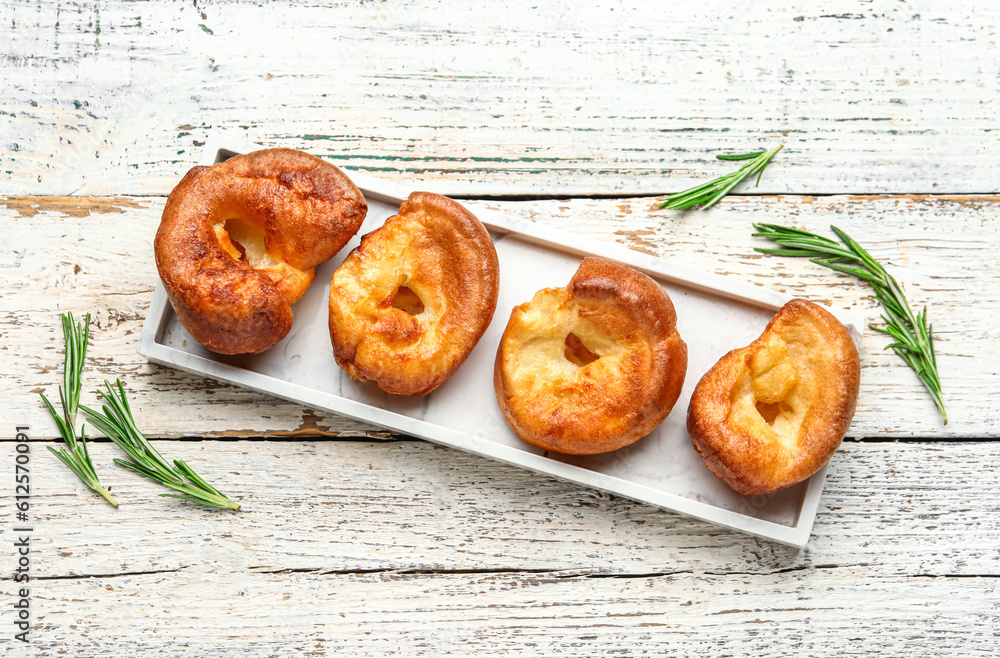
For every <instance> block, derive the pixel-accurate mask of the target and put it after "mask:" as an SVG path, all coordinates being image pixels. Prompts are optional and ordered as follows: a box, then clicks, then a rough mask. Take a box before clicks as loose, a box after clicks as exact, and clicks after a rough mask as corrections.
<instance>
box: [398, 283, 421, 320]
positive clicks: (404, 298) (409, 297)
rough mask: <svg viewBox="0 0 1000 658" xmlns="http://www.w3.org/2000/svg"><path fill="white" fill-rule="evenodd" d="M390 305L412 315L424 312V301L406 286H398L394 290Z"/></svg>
mask: <svg viewBox="0 0 1000 658" xmlns="http://www.w3.org/2000/svg"><path fill="white" fill-rule="evenodd" d="M392 306H393V308H398V309H399V310H400V311H403V312H404V313H408V314H410V315H413V316H417V315H420V314H421V313H423V312H424V303H423V302H422V301H420V297H418V296H417V293H415V292H413V291H412V290H410V289H409V288H407V287H406V286H400V287H399V288H398V289H397V290H396V294H395V295H393V298H392Z"/></svg>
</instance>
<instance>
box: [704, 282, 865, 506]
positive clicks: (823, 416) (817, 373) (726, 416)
mask: <svg viewBox="0 0 1000 658" xmlns="http://www.w3.org/2000/svg"><path fill="white" fill-rule="evenodd" d="M860 379H861V366H860V362H859V360H858V350H857V348H856V347H855V346H854V341H852V340H851V337H850V335H849V334H848V333H847V330H846V329H845V328H844V325H842V324H841V323H840V322H839V321H838V320H837V319H836V318H835V317H833V316H832V315H831V314H830V313H829V312H828V311H826V310H824V309H823V308H821V307H819V306H817V305H816V304H813V303H812V302H809V301H806V300H804V299H793V300H792V301H790V302H788V303H787V304H785V305H784V306H783V307H782V308H781V310H779V311H778V313H777V315H775V316H774V318H773V319H772V320H771V322H770V323H768V325H767V328H765V329H764V333H763V334H761V336H760V338H758V339H757V340H755V341H754V342H753V343H751V344H750V345H749V346H747V347H744V348H741V349H737V350H733V351H732V352H730V353H729V354H727V355H725V356H724V357H722V358H721V359H720V360H719V362H718V363H716V364H715V365H714V366H712V368H711V369H710V370H709V371H708V372H707V373H706V374H705V376H704V377H702V378H701V381H700V382H698V386H697V387H696V388H695V390H694V394H693V395H692V397H691V405H690V406H689V407H688V420H687V426H688V434H689V435H690V436H691V441H692V442H693V443H694V447H695V448H696V449H697V450H698V452H699V453H701V456H702V457H703V458H704V459H705V464H707V465H708V467H709V468H710V469H711V470H712V472H713V473H715V474H716V475H717V476H718V477H719V478H721V479H723V480H725V481H726V483H727V484H728V485H729V486H730V487H732V488H733V489H735V490H736V491H738V492H739V493H742V494H766V493H771V492H773V491H777V490H779V489H784V488H785V487H790V486H792V485H793V484H796V483H797V482H801V481H802V480H805V479H806V478H808V477H809V476H810V475H812V474H813V473H815V472H816V471H818V470H819V469H820V468H821V467H822V466H823V464H825V463H826V462H827V461H828V460H829V459H830V457H832V456H833V453H834V452H835V451H836V450H837V448H838V447H839V446H840V442H841V440H842V439H843V438H844V434H845V433H846V432H847V428H848V427H849V426H850V424H851V418H852V417H853V416H854V409H855V406H856V404H857V399H858V387H859V382H860Z"/></svg>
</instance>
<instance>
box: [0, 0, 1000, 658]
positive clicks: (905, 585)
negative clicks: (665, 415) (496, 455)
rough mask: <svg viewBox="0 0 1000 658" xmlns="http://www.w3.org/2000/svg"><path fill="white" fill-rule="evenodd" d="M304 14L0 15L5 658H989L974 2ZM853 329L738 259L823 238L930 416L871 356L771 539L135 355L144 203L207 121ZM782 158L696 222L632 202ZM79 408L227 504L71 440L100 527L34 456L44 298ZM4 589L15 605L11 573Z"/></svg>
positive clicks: (148, 219) (993, 182)
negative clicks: (195, 476)
mask: <svg viewBox="0 0 1000 658" xmlns="http://www.w3.org/2000/svg"><path fill="white" fill-rule="evenodd" d="M467 4H468V3H447V2H434V1H432V0H400V1H398V2H392V3H386V2H361V1H358V2H333V3H317V2H312V1H309V0H307V1H305V2H301V3H296V4H295V5H294V6H290V7H280V8H279V7H278V6H277V5H274V6H271V5H266V4H258V3H242V2H236V1H234V0H224V1H221V2H213V3H209V2H204V1H201V2H195V3H193V5H190V4H186V5H180V4H164V5H156V4H146V3H132V2H105V1H103V0H101V1H98V2H93V3H78V2H58V3H41V4H37V3H29V2H24V1H23V0H6V1H5V2H3V4H2V6H0V19H2V21H0V24H2V26H3V27H2V28H0V29H2V34H3V38H2V39H0V54H2V55H3V68H2V69H0V71H2V72H0V79H2V80H3V82H4V86H3V90H4V94H3V101H2V102H0V194H5V195H7V196H6V197H5V198H4V200H2V201H0V204H2V205H0V235H2V236H3V240H4V242H5V246H6V248H5V249H4V250H3V251H2V252H0V336H2V341H0V365H2V368H0V381H2V382H3V388H2V392H3V395H2V396H0V411H2V413H0V417H2V418H3V419H4V423H3V426H2V430H0V438H2V439H4V440H6V441H8V443H7V444H6V445H7V447H6V448H5V449H3V454H4V455H6V457H5V460H6V462H7V465H6V466H4V467H3V471H4V472H5V473H7V475H5V476H4V481H5V482H7V485H6V487H7V490H6V491H5V492H4V496H6V498H5V500H4V505H3V507H2V509H3V511H2V513H0V517H2V520H3V524H2V541H0V544H2V546H3V548H2V549H0V564H2V565H4V566H3V567H2V571H3V573H4V574H5V577H4V582H3V585H4V587H3V595H4V597H5V600H4V601H3V610H4V612H3V614H2V615H0V620H2V621H3V624H2V625H0V628H2V629H3V632H2V634H0V647H2V649H0V651H2V652H4V655H8V654H9V655H12V656H19V655H24V656H28V655H31V656H36V655H46V656H48V655H81V656H134V655H139V653H140V652H143V653H142V655H154V656H176V655H188V654H189V655H210V656H237V655H239V656H244V655H253V656H280V655H292V654H298V653H304V654H311V655H327V654H330V655H333V654H337V655H378V656H383V655H441V654H447V653H451V654H458V655H476V656H481V655H501V654H502V655H530V656H554V655H580V656H596V655H624V656H632V655H704V656H724V655H769V656H770V655H782V656H784V655H788V656H809V655H857V656H871V655H885V656H904V655H905V656H910V655H913V656H917V655H920V656H930V655H934V656H973V655H997V652H998V651H1000V649H998V646H1000V622H998V614H1000V591H998V578H1000V565H998V560H1000V527H998V524H1000V502H998V501H1000V443H996V442H994V441H995V440H996V438H997V437H998V435H1000V424H998V414H1000V403H998V401H997V395H996V390H997V387H998V377H997V373H998V363H1000V340H998V337H1000V332H998V329H997V316H998V313H1000V286H998V284H997V271H998V266H1000V260H998V256H997V254H998V253H1000V223H998V221H997V210H998V209H1000V196H997V194H998V193H1000V165H998V162H1000V140H998V133H997V130H998V127H1000V126H998V123H997V118H996V117H997V113H998V110H1000V106H998V99H1000V81H998V71H1000V50H998V47H997V45H998V44H997V29H998V26H1000V20H998V19H1000V10H998V9H997V8H996V6H995V4H993V3H992V2H991V1H988V0H977V1H976V2H933V3H932V2H929V1H928V2H924V1H916V2H903V1H897V0H873V1H871V2H865V3H854V2H822V3H806V2H801V3H769V4H771V5H772V6H766V5H765V4H764V3H735V2H714V1H711V0H710V1H708V2H700V3H680V4H677V5H676V6H675V5H674V4H668V3H652V2H641V1H639V0H636V1H635V2H613V1H612V2H590V1H587V0H575V1H561V2H560V1H557V2H551V3H548V2H539V3H531V2H518V1H514V0H511V1H509V2H501V3H495V4H492V3H491V4H490V5H489V6H484V7H479V6H478V5H477V6H471V5H470V6H467ZM215 129H226V130H236V131H239V132H241V133H242V134H243V135H244V136H245V137H246V138H247V139H249V140H252V141H256V142H260V143H262V144H265V145H268V146H287V147H293V148H300V149H304V150H307V151H310V152H312V153H314V154H317V155H319V156H321V157H324V158H326V159H328V160H330V161H331V162H334V163H336V164H338V165H341V166H343V167H346V168H349V169H354V170H360V171H365V172H369V173H372V174H375V175H378V176H382V177H385V178H387V179H389V180H393V181H409V182H413V183H414V184H415V185H416V186H418V187H421V188H424V189H428V190H433V191H437V192H441V193H445V194H450V195H453V196H456V197H458V198H466V199H478V200H480V201H481V202H482V203H485V204H486V205H488V206H489V207H491V208H493V209H495V210H497V211H500V212H503V213H511V214H516V215H519V216H522V217H527V218H530V219H531V220H532V221H535V222H539V223H541V224H546V225H551V226H557V227H560V228H564V229H566V230H569V231H574V232H577V233H580V234H583V235H587V236H590V237H595V238H598V239H602V240H609V241H616V242H618V243H621V244H624V245H627V246H629V247H631V248H633V249H637V250H640V251H644V252H648V253H652V254H656V255H660V256H664V257H668V258H676V259H680V260H682V261H683V262H686V263H687V264H689V265H692V266H695V267H699V268H702V269H705V270H708V271H712V272H718V273H722V274H725V275H728V276H733V277H738V278H740V279H746V280H749V281H752V282H754V283H756V284H759V285H762V286H766V287H770V288H774V289H776V290H780V291H783V292H787V293H791V294H795V295H801V296H805V297H809V298H810V299H813V300H816V301H819V302H822V303H826V304H830V305H833V306H836V307H840V308H845V309H849V310H852V311H855V312H858V313H864V314H866V315H868V316H869V317H871V318H873V319H874V320H876V321H877V316H878V308H877V305H876V304H875V302H873V301H872V300H871V299H869V298H868V297H867V294H868V291H867V290H865V289H864V288H862V287H861V286H858V285H855V284H854V283H853V282H852V281H851V280H850V279H848V278H846V277H842V276H839V275H836V274H833V273H831V272H829V271H827V270H825V269H823V268H821V267H819V266H815V265H813V264H811V263H809V262H805V261H799V260H795V259H787V258H786V259H781V258H774V257H765V256H761V255H760V254H757V253H755V252H754V251H753V247H754V246H759V245H760V241H759V240H757V239H754V238H752V237H751V230H750V223H751V222H752V221H773V222H776V223H785V224H788V223H791V224H794V225H796V226H799V227H803V228H806V229H808V230H812V231H816V232H825V231H826V230H827V227H828V226H829V225H830V224H835V225H837V226H839V227H841V228H843V229H844V230H846V231H847V232H848V233H849V234H851V235H853V236H855V237H856V238H858V239H859V240H861V241H862V242H863V244H864V245H866V246H867V247H869V248H870V251H871V252H872V254H873V255H875V256H876V257H877V258H879V259H881V260H883V261H885V262H887V263H888V264H889V267H890V269H891V271H892V272H893V273H894V274H895V275H896V276H897V278H898V279H900V280H901V281H902V282H903V283H904V286H905V288H906V291H907V294H908V295H909V298H910V300H911V302H912V303H913V304H914V305H915V306H918V307H923V306H924V305H925V304H926V305H928V306H929V309H930V311H929V313H930V318H931V320H932V322H933V323H934V327H935V329H936V334H937V347H938V359H939V365H940V371H941V377H942V381H943V386H944V391H945V398H946V402H947V406H948V411H949V415H950V418H951V422H950V423H949V424H948V425H947V426H944V425H943V424H942V423H941V420H940V418H939V417H938V415H937V413H936V411H935V409H934V406H933V404H932V402H931V400H930V398H929V397H928V396H927V394H926V393H925V392H924V390H923V389H922V387H921V385H920V383H919V381H918V380H917V378H916V376H915V375H914V374H913V373H912V372H911V371H910V370H909V369H907V367H906V366H905V365H904V364H902V362H901V361H900V360H899V359H898V358H897V357H896V356H894V355H893V354H892V353H890V352H885V351H883V349H884V347H885V346H886V344H887V340H886V339H885V338H884V337H882V336H880V335H877V334H874V333H871V334H869V335H867V336H866V337H865V339H864V343H863V349H862V371H863V373H862V390H861V396H860V400H859V405H858V411H857V415H856V416H855V418H854V423H853V425H852V427H851V430H850V432H849V438H848V439H846V440H845V442H844V444H843V446H842V447H841V449H840V450H839V451H838V452H837V454H836V455H835V456H834V458H833V460H832V462H831V465H830V470H829V477H828V480H827V484H826V489H825V491H824V493H823V498H822V503H821V506H820V511H819V516H818V518H817V522H816V526H815V530H814V533H813V538H812V540H811V542H810V544H809V545H808V546H807V547H806V549H805V550H802V551H795V550H793V549H790V548H786V547H782V546H779V545H776V544H772V543H769V542H767V541H763V540H759V539H754V538H752V537H749V536H744V535H742V534H738V533H734V532H729V531H724V530H721V529H718V528H716V527H714V526H712V525H709V524H706V523H703V522H699V521H695V520H690V519H687V518H684V517H680V516H678V515H674V514H671V513H668V512H663V511H660V510H657V509H654V508H652V507H649V506H647V505H644V504H639V503H635V502H632V501H629V500H625V499H622V498H617V497H613V496H609V495H605V494H602V493H599V492H597V491H592V490H589V489H585V488H581V487H579V486H576V485H571V484H568V483H564V482H561V481H558V480H554V479H551V478H547V477H542V476H539V475H533V474H531V473H528V472H526V471H522V470H519V469H517V468H514V467H510V466H505V465H502V464H499V463H494V462H491V461H488V460H485V459H481V458H477V457H472V456H469V455H466V454H463V453H461V452H457V451H454V450H450V449H446V448H441V447H436V446H434V445H432V444H429V443H426V442H423V441H418V440H413V439H410V438H407V437H405V436H397V435H394V434H390V433H387V432H385V431H381V430H379V429H378V428H375V427H369V426H365V425H361V424H359V423H356V422H353V421H350V420H347V419H345V418H341V417H337V416H332V415H327V414H322V413H316V412H313V411H311V410H309V409H305V408H302V407H299V406H297V405H295V404H290V403H286V402H282V401H279V400H275V399H271V398H268V397H265V396H262V395H258V394H255V393H252V392H250V391H247V390H242V389H238V388H234V387H230V386H225V385H221V384H217V383H214V382H212V381H208V380H205V379H201V378H199V377H195V376H190V375H186V374H183V373H181V372H178V371H175V370H171V369H168V368H162V367H158V366H153V365H151V364H148V363H146V362H145V361H144V360H143V359H142V358H140V357H138V356H137V355H136V353H135V347H136V339H137V335H138V332H139V330H140V327H141V323H142V321H143V318H144V317H145V314H146V309H147V307H148V305H149V302H150V298H151V294H152V290H153V287H154V285H155V283H156V280H157V275H156V270H155V267H154V264H153V258H152V249H151V242H152V236H153V233H154V232H155V229H156V226H157V222H158V220H159V215H160V212H161V210H162V207H163V204H164V199H165V196H166V195H167V194H168V193H169V191H170V189H171V188H172V187H173V185H175V184H176V183H177V181H178V180H179V179H180V177H181V176H182V175H183V173H184V172H185V171H186V170H187V169H188V168H189V167H190V166H191V165H192V163H193V162H194V161H195V160H196V158H197V155H198V153H199V150H200V146H201V145H202V144H203V143H204V140H205V138H206V135H207V134H208V132H209V131H210V130H215ZM778 143H783V144H785V149H784V151H782V152H781V153H780V155H779V156H778V158H777V159H776V160H775V161H774V162H773V164H772V165H771V166H770V167H769V169H768V170H767V172H766V173H765V175H764V177H763V180H762V181H761V182H760V187H759V188H753V187H752V186H751V185H750V184H744V185H743V186H741V187H740V188H739V190H738V192H739V193H740V194H739V196H733V197H730V198H728V199H726V200H724V201H723V202H722V203H720V204H719V205H718V206H716V207H715V208H713V209H712V210H710V211H708V212H701V211H691V212H676V211H661V210H657V209H656V208H655V205H654V204H655V202H656V200H657V199H658V198H659V197H660V196H661V195H663V194H665V193H668V192H671V191H677V190H680V189H683V188H685V187H686V186H688V185H690V184H692V183H694V182H695V181H702V180H705V179H707V178H709V177H713V176H715V175H718V174H720V173H722V172H724V171H727V170H728V169H729V168H730V165H728V164H725V163H720V162H718V161H716V160H714V154H715V153H717V152H725V151H730V152H732V151H736V152H744V151H748V150H752V149H757V148H761V147H765V146H772V145H775V144H778ZM63 311H73V312H75V313H76V314H77V315H82V314H84V313H86V312H88V311H89V312H91V313H92V314H93V319H94V325H93V336H92V340H91V346H90V353H89V355H88V360H87V370H86V373H85V377H86V382H87V384H86V386H85V389H84V390H85V393H84V402H85V403H90V404H93V403H95V402H96V396H95V394H94V390H95V389H96V387H97V385H98V383H99V381H100V380H101V379H103V378H111V379H114V378H116V377H121V378H122V379H124V380H125V381H126V382H127V383H128V386H129V389H130V396H131V399H132V400H133V404H134V406H135V408H136V415H137V419H138V422H139V425H140V426H141V427H142V428H144V429H145V430H146V431H147V432H148V433H149V434H150V435H151V436H155V437H158V438H159V439H160V440H159V441H158V442H157V444H158V445H159V447H160V448H161V450H163V451H164V452H165V453H167V454H168V456H169V457H172V458H183V459H185V460H187V461H189V462H190V463H191V464H192V465H193V466H194V467H195V468H196V470H198V471H200V472H201V473H202V474H203V475H204V476H205V477H206V479H208V480H209V481H211V482H215V483H217V484H219V486H220V488H222V489H224V490H225V491H226V492H228V493H231V494H232V495H233V496H234V497H236V498H238V499H239V500H240V501H242V503H243V505H244V510H243V511H242V512H240V513H236V514H231V513H219V512H213V511H210V510H202V509H195V508H192V507H190V506H188V505H186V504H184V503H180V502H179V501H175V500H171V499H167V498H160V497H159V496H158V494H159V493H160V490H158V489H157V488H156V487H155V485H153V484H151V483H149V482H147V481H144V480H141V479H139V478H137V477H135V476H133V475H131V474H129V473H127V472H125V471H124V470H123V469H121V468H119V467H116V466H114V465H113V464H112V462H111V460H112V458H113V457H114V456H117V455H118V452H117V449H116V448H114V446H113V445H112V444H110V443H108V442H106V441H102V440H97V441H94V443H93V444H92V453H93V455H94V459H95V462H96V463H97V464H98V468H99V469H100V471H101V474H102V479H103V480H104V482H105V483H107V484H109V485H110V487H111V488H112V490H113V491H114V493H115V494H116V495H117V496H118V497H119V499H120V500H121V502H122V505H121V507H120V508H119V509H117V510H115V509H112V508H111V507H110V506H108V505H107V504H106V503H105V502H104V501H103V500H102V499H101V498H100V497H98V496H97V495H95V494H93V493H92V492H90V491H89V490H87V489H85V488H84V487H83V485H81V484H80V483H79V482H78V481H77V480H76V479H75V477H74V476H73V475H72V474H71V473H70V472H69V471H68V470H66V469H65V468H64V467H62V466H61V465H60V464H58V463H57V462H56V460H55V459H54V458H53V457H52V456H51V455H49V454H48V453H47V451H45V449H44V446H46V445H53V439H54V437H55V436H57V435H56V431H55V427H54V426H53V424H52V422H51V420H50V419H49V418H47V416H46V413H45V412H44V410H43V407H42V405H41V403H40V402H39V399H38V395H37V393H39V392H42V391H44V392H46V393H47V394H49V395H50V396H51V395H54V394H56V385H57V383H58V382H59V380H60V372H61V365H60V364H61V353H62V341H61V336H60V331H59V323H58V314H59V313H60V312H63ZM16 426H27V427H30V430H29V431H28V434H29V435H30V437H31V442H30V443H29V445H30V449H31V453H30V454H31V467H32V471H31V487H32V488H31V505H32V507H31V511H30V514H31V516H30V523H31V527H32V528H33V534H32V538H31V578H32V580H31V582H30V583H29V585H30V595H31V623H32V626H31V633H30V640H31V642H30V644H28V645H25V644H24V643H22V642H19V641H16V640H14V639H13V635H14V632H15V630H14V625H13V621H14V608H13V607H12V606H13V604H14V603H15V602H16V601H15V598H16V597H15V596H14V594H15V593H16V589H17V587H16V585H15V583H14V582H12V580H11V578H10V574H12V572H13V571H14V565H15V564H16V555H15V550H16V549H15V548H14V544H15V542H16V541H17V536H16V533H15V532H14V530H13V528H14V527H18V522H17V521H16V519H15V515H14V508H13V501H14V498H13V496H14V483H13V479H12V477H11V475H12V474H13V470H14V457H15V454H16V453H15V443H14V442H13V439H14V438H15V434H16V429H15V428H16ZM17 586H22V585H17Z"/></svg>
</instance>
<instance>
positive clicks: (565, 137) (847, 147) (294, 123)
mask: <svg viewBox="0 0 1000 658" xmlns="http://www.w3.org/2000/svg"><path fill="white" fill-rule="evenodd" d="M0 20H2V23H3V25H4V39H3V40H0V57H2V58H3V61H4V67H3V72H2V73H0V76H2V80H3V84H4V92H5V99H4V103H3V107H2V114H0V126H2V127H0V193H6V194H61V195H67V194H147V195H160V194H165V193H167V192H168V191H169V190H170V189H171V188H172V187H173V185H175V184H176V182H177V181H178V180H179V178H180V177H181V175H182V174H183V173H184V172H185V171H186V170H187V169H188V168H189V167H190V166H191V165H192V164H193V163H194V161H195V159H196V156H197V153H198V152H199V147H200V144H201V143H203V142H204V140H205V138H206V135H207V134H208V132H209V130H210V129H216V130H217V129H230V130H241V131H242V132H243V134H245V136H246V137H247V138H248V139H250V140H252V141H256V142H261V143H263V144H265V145H268V146H290V147H297V148H308V149H309V150H311V151H313V152H315V153H317V154H318V155H321V156H324V157H327V158H330V159H332V160H333V161H334V162H336V163H338V164H341V165H346V166H350V167H356V168H359V169H362V170H364V171H369V172H373V173H376V174H378V175H383V176H386V177H387V178H390V179H392V180H403V179H406V180H413V181H421V182H423V183H425V184H426V185H427V186H428V187H433V188H434V189H436V190H439V191H441V192H444V193H454V194H465V195H487V194H490V195H510V194H559V195H567V194H589V193H612V194H624V193H643V194H649V195H653V194H661V193H665V192H670V191H677V190H680V189H683V188H684V187H686V186H688V185H689V184H691V183H692V182H694V181H696V180H698V181H701V180H707V179H708V178H710V177H714V176H716V175H718V174H719V173H720V172H722V171H726V170H728V169H730V168H731V165H723V164H722V163H719V162H717V161H715V160H714V159H713V158H714V154H715V153H717V152H719V151H730V152H732V151H735V152H746V151H748V150H753V149H756V148H759V147H763V146H770V145H774V144H776V143H784V144H785V145H786V149H785V150H784V151H783V152H782V153H781V154H780V155H779V157H778V158H777V159H776V160H775V162H774V163H773V164H772V165H771V167H770V169H769V170H768V173H767V174H766V175H765V176H764V180H763V181H762V183H761V188H760V190H761V191H764V192H792V193H835V192H837V193H842V192H849V193H863V192H868V193H875V192H889V193H904V192H906V193H914V192H928V193H959V192H964V193H987V192H996V191H998V189H1000V164H998V162H1000V157H998V156H1000V142H998V141H997V139H996V138H995V134H996V133H995V131H996V125H995V123H996V122H995V116H996V110H997V106H996V104H997V99H998V98H1000V79H998V77H997V75H996V71H997V70H998V68H1000V48H997V42H996V34H997V30H998V22H1000V12H997V11H996V7H995V5H994V3H993V2H992V1H991V0H976V1H975V2H959V1H957V0H949V1H946V2H933V3H931V2H927V1H926V0H916V1H914V0H910V1H903V0H873V1H871V2H866V3H864V4H863V5H859V4H857V3H854V2H843V1H841V0H829V1H824V2H821V3H815V2H802V1H800V2H790V3H782V4H779V5H775V4H773V3H770V4H768V3H744V4H741V5H739V6H738V7H737V6H736V5H733V3H731V2H729V1H728V0H708V1H706V2H699V3H686V4H673V3H656V2H643V1H633V2H621V1H613V2H595V1H592V0H556V1H554V2H544V3H539V2H535V1H534V0H505V1H503V2H499V3H487V4H484V5H479V4H476V3H460V4H459V5H456V4H455V3H451V2H442V1H441V0H405V1H399V2H391V3H367V2H334V3H329V2H315V1H313V2H302V3H295V4H290V5H287V6H284V5H283V6H282V8H281V10H280V11H276V10H275V9H274V8H272V7H271V6H270V5H268V4H266V3H263V4H261V3H257V2H252V3H250V2H241V1H235V0H226V1H223V2H218V3H212V4H206V3H198V4H195V5H192V4H187V3H184V4H181V3H162V4H161V3H127V2H111V1H107V0H100V1H98V2H88V3H83V2H76V1H61V2H58V3H42V4H41V5H39V4H38V3H34V2H28V1H27V0H10V1H8V2H5V3H4V5H3V7H2V8H0ZM744 189H746V190H749V188H744Z"/></svg>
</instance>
